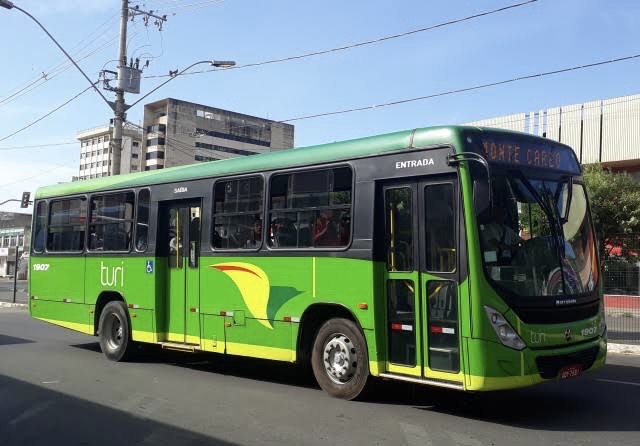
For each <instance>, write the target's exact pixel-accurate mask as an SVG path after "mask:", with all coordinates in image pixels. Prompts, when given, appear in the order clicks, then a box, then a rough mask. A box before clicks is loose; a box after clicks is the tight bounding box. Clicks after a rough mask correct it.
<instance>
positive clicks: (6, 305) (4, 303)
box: [0, 302, 27, 308]
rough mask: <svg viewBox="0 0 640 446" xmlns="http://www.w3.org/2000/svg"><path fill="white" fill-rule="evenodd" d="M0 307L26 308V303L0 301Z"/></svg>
mask: <svg viewBox="0 0 640 446" xmlns="http://www.w3.org/2000/svg"><path fill="white" fill-rule="evenodd" d="M0 308H27V304H18V303H15V304H14V303H13V302H0Z"/></svg>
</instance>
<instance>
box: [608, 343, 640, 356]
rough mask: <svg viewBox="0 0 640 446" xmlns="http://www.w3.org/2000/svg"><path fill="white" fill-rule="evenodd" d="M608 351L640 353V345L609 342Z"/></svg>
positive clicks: (626, 353)
mask: <svg viewBox="0 0 640 446" xmlns="http://www.w3.org/2000/svg"><path fill="white" fill-rule="evenodd" d="M607 353H621V354H623V355H640V345H634V344H610V343H607Z"/></svg>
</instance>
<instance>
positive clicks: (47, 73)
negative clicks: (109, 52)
mask: <svg viewBox="0 0 640 446" xmlns="http://www.w3.org/2000/svg"><path fill="white" fill-rule="evenodd" d="M117 15H118V14H115V15H113V16H111V17H110V18H109V19H107V20H106V21H105V22H104V23H102V24H101V25H99V26H97V27H96V28H95V29H94V30H93V31H92V32H90V33H89V34H88V35H87V36H86V37H84V38H83V39H81V40H80V41H79V42H78V43H77V44H76V45H75V46H74V47H73V48H72V49H71V51H73V52H75V53H76V56H79V55H80V53H81V52H82V51H83V50H85V49H86V48H87V47H89V46H90V45H91V44H92V43H93V42H95V41H96V40H98V39H99V38H101V37H102V36H104V35H106V34H107V32H108V30H105V31H102V34H99V33H100V32H101V29H102V28H105V25H107V24H108V23H109V22H111V21H112V20H113V19H114V18H115V17H116V16H117ZM96 33H97V34H99V35H97V36H96V37H93V38H92V39H91V40H89V39H90V38H91V37H92V36H93V35H94V34H96ZM115 37H117V35H116V36H115ZM86 40H88V42H86V43H85V44H84V45H82V44H83V42H84V41H86ZM113 40H114V37H112V38H111V39H109V40H108V42H107V43H111V42H112V41H113ZM104 48H105V46H104V44H103V45H102V46H100V47H98V48H97V49H95V50H93V51H91V52H90V53H88V54H86V55H85V56H81V57H79V58H78V60H83V59H86V58H87V57H89V56H91V55H93V54H95V53H96V52H98V51H101V50H102V49H104ZM72 66H73V64H71V63H70V62H69V61H68V60H66V59H65V60H63V61H62V62H60V63H58V64H57V65H54V66H52V67H50V68H48V69H47V70H44V71H43V72H42V74H41V75H40V76H39V77H38V78H36V79H34V80H32V81H29V82H28V83H27V84H26V85H25V86H23V87H21V88H18V90H17V91H15V92H13V93H11V94H9V95H8V96H7V97H5V98H2V99H0V104H2V103H5V102H7V101H9V100H10V99H11V98H13V97H14V96H17V95H19V94H20V93H21V92H23V91H24V90H26V89H28V88H29V87H31V86H32V85H34V84H36V83H38V82H40V81H42V80H43V79H44V82H41V83H40V84H39V85H37V86H36V87H34V88H31V89H30V90H29V91H31V90H33V89H35V88H37V87H39V86H40V85H42V84H44V83H45V82H46V81H47V80H50V79H52V78H53V77H55V76H56V75H57V74H60V73H62V72H64V71H66V70H68V69H69V68H71V67H72ZM20 96H21V95H20Z"/></svg>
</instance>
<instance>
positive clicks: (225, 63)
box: [0, 0, 236, 110]
mask: <svg viewBox="0 0 640 446" xmlns="http://www.w3.org/2000/svg"><path fill="white" fill-rule="evenodd" d="M0 1H2V0H0ZM201 64H209V65H211V66H212V67H216V68H231V67H233V66H235V65H236V63H235V61H233V60H201V61H199V62H194V63H192V64H191V65H189V66H188V67H187V68H183V69H182V70H181V71H178V70H175V71H169V76H171V77H169V79H167V80H166V81H164V82H163V83H161V84H160V85H158V86H157V87H156V88H154V89H153V90H151V91H149V92H148V93H147V94H145V95H144V96H142V97H141V98H140V99H138V100H137V101H135V102H134V103H133V104H131V105H127V106H126V109H127V110H128V109H130V108H131V107H133V106H134V105H136V104H137V103H139V102H140V101H142V100H143V99H144V98H146V97H147V96H149V95H150V94H152V93H154V92H155V91H156V90H158V89H159V88H160V87H163V86H164V85H166V84H167V83H169V82H171V81H172V80H174V79H175V78H176V77H178V76H180V75H181V74H184V73H185V72H186V71H187V70H190V69H191V68H193V67H195V66H196V65H201Z"/></svg>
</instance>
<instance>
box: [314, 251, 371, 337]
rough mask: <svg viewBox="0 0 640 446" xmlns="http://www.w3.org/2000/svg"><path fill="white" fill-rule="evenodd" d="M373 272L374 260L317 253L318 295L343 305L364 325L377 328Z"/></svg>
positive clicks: (323, 299)
mask: <svg viewBox="0 0 640 446" xmlns="http://www.w3.org/2000/svg"><path fill="white" fill-rule="evenodd" d="M373 272H374V267H373V263H372V262H370V261H367V260H354V259H344V258H337V257H316V265H315V276H316V290H315V294H316V295H315V299H316V300H319V301H323V302H333V303H337V304H341V305H343V306H344V307H346V308H347V309H349V310H350V311H351V312H352V313H353V315H354V316H355V317H356V319H357V321H358V322H359V324H360V326H361V327H362V328H363V329H373V327H374V326H373V320H374V318H373V314H374V299H373V298H374V291H373V283H374V282H373V277H374V275H373ZM359 305H362V306H364V305H366V306H367V308H366V309H360V308H358V306H359Z"/></svg>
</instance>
